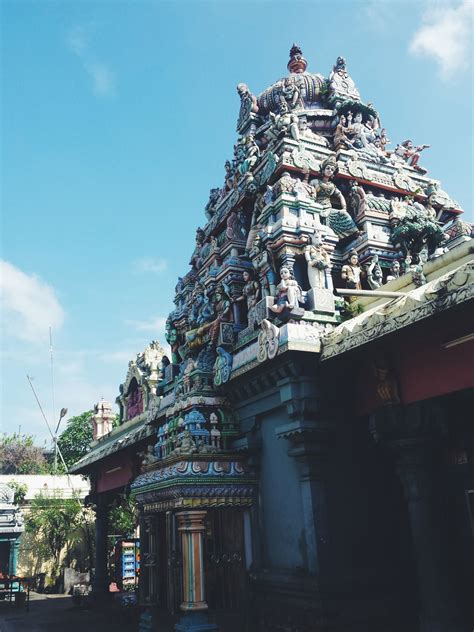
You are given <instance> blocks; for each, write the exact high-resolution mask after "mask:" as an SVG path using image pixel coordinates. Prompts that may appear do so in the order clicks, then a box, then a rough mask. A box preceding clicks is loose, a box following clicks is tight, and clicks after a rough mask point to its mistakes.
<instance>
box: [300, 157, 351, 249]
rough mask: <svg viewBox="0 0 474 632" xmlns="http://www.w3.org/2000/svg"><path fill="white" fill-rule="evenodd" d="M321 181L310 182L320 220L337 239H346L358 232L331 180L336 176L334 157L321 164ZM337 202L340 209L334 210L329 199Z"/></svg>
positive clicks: (342, 197)
mask: <svg viewBox="0 0 474 632" xmlns="http://www.w3.org/2000/svg"><path fill="white" fill-rule="evenodd" d="M320 173H321V180H313V181H312V182H311V184H312V186H313V187H314V189H313V190H314V197H315V201H316V203H318V204H319V205H320V207H321V218H322V219H323V221H325V222H326V223H327V225H328V226H329V227H330V228H331V229H332V230H333V231H334V232H335V233H336V235H338V236H339V237H346V236H348V235H353V234H354V233H357V232H358V229H357V226H356V225H355V223H354V220H353V219H352V217H351V216H350V215H349V213H348V212H347V211H346V200H345V199H344V196H343V195H342V193H341V192H340V191H339V189H338V188H337V187H336V185H335V184H334V182H331V180H332V178H333V177H334V176H335V175H336V174H337V162H336V159H335V157H334V156H329V157H328V158H326V160H324V161H323V163H322V164H321V169H320ZM332 197H336V198H337V199H338V200H339V203H340V205H341V206H342V209H335V208H333V206H332V204H331V198H332Z"/></svg>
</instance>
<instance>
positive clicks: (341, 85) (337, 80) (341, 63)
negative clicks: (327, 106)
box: [329, 57, 360, 100]
mask: <svg viewBox="0 0 474 632" xmlns="http://www.w3.org/2000/svg"><path fill="white" fill-rule="evenodd" d="M329 86H330V92H331V93H332V95H333V96H334V97H336V98H337V97H339V98H340V99H347V98H351V99H355V100H358V99H359V98H360V95H359V91H358V90H357V88H356V86H355V83H354V81H353V79H352V78H351V77H350V75H349V73H348V72H347V68H346V60H345V59H344V57H338V58H337V60H336V63H335V64H334V67H333V69H332V71H331V73H330V75H329Z"/></svg>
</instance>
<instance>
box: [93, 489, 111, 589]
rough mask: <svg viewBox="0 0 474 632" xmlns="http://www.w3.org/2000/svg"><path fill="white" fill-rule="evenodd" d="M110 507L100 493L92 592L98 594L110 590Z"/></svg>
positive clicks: (96, 520)
mask: <svg viewBox="0 0 474 632" xmlns="http://www.w3.org/2000/svg"><path fill="white" fill-rule="evenodd" d="M108 509H109V507H108V503H107V501H106V499H105V498H103V497H102V496H100V495H99V496H98V497H97V504H96V509H95V515H96V518H95V574H94V580H93V582H92V592H93V594H94V595H97V596H98V595H102V594H104V593H108V592H109V578H108V573H107V553H108V551H107V527H108Z"/></svg>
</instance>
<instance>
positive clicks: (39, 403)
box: [26, 374, 82, 507]
mask: <svg viewBox="0 0 474 632" xmlns="http://www.w3.org/2000/svg"><path fill="white" fill-rule="evenodd" d="M26 378H27V380H28V382H29V384H30V386H31V390H32V391H33V395H34V396H35V399H36V403H37V404H38V407H39V409H40V411H41V415H42V416H43V419H44V421H45V423H46V425H47V427H48V430H49V434H50V435H51V437H52V439H53V440H54V434H53V431H52V430H51V426H50V425H49V422H48V420H47V418H46V415H45V414H44V410H43V407H42V406H41V402H40V400H39V398H38V395H37V394H36V391H35V387H34V386H33V382H32V381H31V378H30V376H29V375H28V374H26ZM63 411H64V415H65V414H66V413H67V408H63V409H61V413H62V412H63ZM64 415H62V416H64ZM61 419H62V417H60V419H59V422H61ZM58 428H59V423H58ZM57 449H58V454H59V458H60V459H61V461H62V464H63V465H64V470H65V472H66V476H67V479H68V481H69V484H70V485H71V489H72V491H73V492H74V485H73V484H72V481H71V475H70V474H69V469H68V466H67V465H66V461H65V460H64V457H63V454H62V452H61V450H60V449H59V446H57ZM77 502H78V503H79V505H80V506H81V507H82V503H81V501H80V500H79V498H77Z"/></svg>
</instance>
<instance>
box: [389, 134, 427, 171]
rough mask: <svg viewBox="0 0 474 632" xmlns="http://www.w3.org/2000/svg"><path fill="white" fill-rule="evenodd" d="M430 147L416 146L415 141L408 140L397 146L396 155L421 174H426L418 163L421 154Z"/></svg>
mask: <svg viewBox="0 0 474 632" xmlns="http://www.w3.org/2000/svg"><path fill="white" fill-rule="evenodd" d="M428 148H429V145H418V146H415V145H414V144H413V141H412V140H410V139H408V140H405V141H403V143H400V145H397V147H396V148H395V154H396V155H397V156H399V157H400V158H402V159H403V160H404V161H405V162H406V163H408V164H409V165H410V166H411V167H413V168H414V169H416V170H417V171H420V172H421V173H426V169H423V168H422V167H420V166H419V165H418V161H419V159H420V153H421V152H422V151H423V150H424V149H428Z"/></svg>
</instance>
